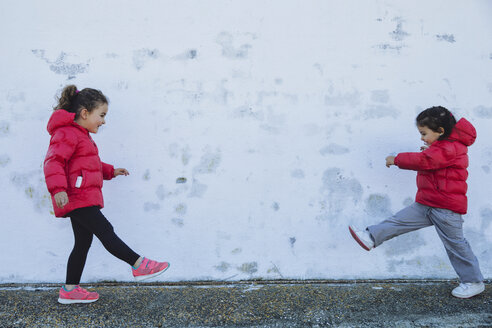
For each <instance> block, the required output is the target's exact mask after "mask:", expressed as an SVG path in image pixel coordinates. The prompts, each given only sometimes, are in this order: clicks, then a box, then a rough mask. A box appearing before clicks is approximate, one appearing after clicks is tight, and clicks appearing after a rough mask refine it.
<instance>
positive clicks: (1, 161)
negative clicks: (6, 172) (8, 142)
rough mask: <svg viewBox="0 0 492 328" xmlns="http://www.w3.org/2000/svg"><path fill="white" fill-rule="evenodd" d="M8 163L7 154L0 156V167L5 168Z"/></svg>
mask: <svg viewBox="0 0 492 328" xmlns="http://www.w3.org/2000/svg"><path fill="white" fill-rule="evenodd" d="M9 163H10V157H9V156H8V155H7V154H3V155H0V167H5V166H7V165H8V164H9Z"/></svg>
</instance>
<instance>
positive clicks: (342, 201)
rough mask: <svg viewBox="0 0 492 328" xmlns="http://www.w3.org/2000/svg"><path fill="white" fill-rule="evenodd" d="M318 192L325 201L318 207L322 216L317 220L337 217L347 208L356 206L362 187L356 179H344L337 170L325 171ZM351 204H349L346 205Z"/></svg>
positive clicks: (339, 170)
mask: <svg viewBox="0 0 492 328" xmlns="http://www.w3.org/2000/svg"><path fill="white" fill-rule="evenodd" d="M322 181H323V185H322V187H321V190H320V192H321V193H322V194H323V195H325V197H326V199H325V200H323V201H322V202H321V203H320V205H321V209H322V210H323V211H324V212H325V213H324V214H322V215H320V216H318V217H317V219H319V220H328V219H332V218H335V217H337V216H338V215H339V214H340V213H341V212H342V211H343V210H344V209H345V208H346V207H347V206H351V205H352V206H353V205H355V204H357V203H358V202H359V201H360V199H361V197H362V192H363V191H362V185H361V184H360V182H359V181H357V180H356V179H352V178H348V177H345V176H344V175H343V174H342V171H341V169H339V168H330V169H327V170H326V171H325V172H324V174H323V179H322ZM347 203H351V204H347Z"/></svg>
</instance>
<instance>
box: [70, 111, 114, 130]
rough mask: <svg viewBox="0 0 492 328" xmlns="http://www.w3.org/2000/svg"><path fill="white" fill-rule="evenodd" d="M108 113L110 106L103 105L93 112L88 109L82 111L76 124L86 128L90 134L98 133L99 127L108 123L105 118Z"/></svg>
mask: <svg viewBox="0 0 492 328" xmlns="http://www.w3.org/2000/svg"><path fill="white" fill-rule="evenodd" d="M107 113H108V104H101V105H99V106H97V107H96V108H94V109H93V110H92V112H89V111H88V110H87V109H85V108H84V109H82V111H81V112H80V116H79V118H78V119H77V120H76V122H77V123H78V124H79V125H81V126H82V127H84V128H86V129H87V130H88V131H89V132H92V133H97V131H98V130H99V127H100V126H101V125H103V124H105V123H106V121H105V120H104V118H105V117H106V114H107Z"/></svg>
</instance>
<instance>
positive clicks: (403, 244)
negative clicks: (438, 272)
mask: <svg viewBox="0 0 492 328" xmlns="http://www.w3.org/2000/svg"><path fill="white" fill-rule="evenodd" d="M436 238H437V236H436ZM385 244H386V247H385V253H386V255H388V256H396V257H398V256H401V255H402V254H411V253H413V252H414V251H415V250H416V249H417V248H419V247H422V246H425V245H426V242H425V240H424V238H422V236H421V235H420V233H419V232H418V231H412V232H408V233H405V234H403V235H400V236H398V237H395V238H393V239H391V240H388V241H386V242H385V243H384V244H383V245H385Z"/></svg>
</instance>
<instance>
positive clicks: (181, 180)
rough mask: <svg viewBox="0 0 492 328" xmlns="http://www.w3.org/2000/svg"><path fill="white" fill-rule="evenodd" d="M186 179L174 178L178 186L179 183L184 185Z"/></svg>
mask: <svg viewBox="0 0 492 328" xmlns="http://www.w3.org/2000/svg"><path fill="white" fill-rule="evenodd" d="M186 181H187V180H186V178H185V177H179V178H176V183H177V184H180V183H186Z"/></svg>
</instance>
